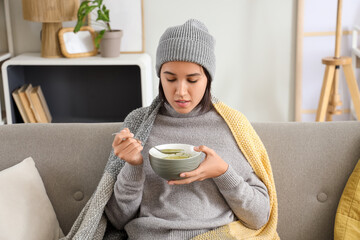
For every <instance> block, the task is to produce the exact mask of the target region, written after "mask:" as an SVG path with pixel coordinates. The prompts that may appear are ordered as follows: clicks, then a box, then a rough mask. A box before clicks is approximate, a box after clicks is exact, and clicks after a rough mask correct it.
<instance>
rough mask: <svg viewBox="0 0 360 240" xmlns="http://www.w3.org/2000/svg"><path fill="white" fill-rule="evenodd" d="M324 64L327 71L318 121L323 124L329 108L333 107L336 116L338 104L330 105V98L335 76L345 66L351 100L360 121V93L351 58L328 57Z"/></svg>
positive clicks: (317, 116) (318, 111)
mask: <svg viewBox="0 0 360 240" xmlns="http://www.w3.org/2000/svg"><path fill="white" fill-rule="evenodd" d="M322 63H323V64H325V65H326V69H325V75H324V81H323V85H322V88H321V95H320V100H319V107H318V110H317V114H316V121H318V122H322V121H324V120H325V115H326V113H327V112H326V110H328V107H333V109H330V110H331V111H333V112H332V113H333V114H336V112H335V111H334V104H335V105H336V103H333V104H332V105H329V98H330V91H331V89H332V87H333V84H334V82H335V81H333V80H334V76H336V75H337V74H335V71H338V70H339V68H340V66H343V68H344V73H345V78H346V83H347V85H348V88H349V91H350V95H351V99H352V101H353V103H354V107H355V112H356V116H357V118H358V119H359V120H360V93H359V87H358V84H357V82H356V79H355V74H354V71H353V69H352V65H351V58H350V57H340V58H336V57H328V58H323V59H322ZM335 78H336V77H335ZM335 107H336V106H335ZM328 120H331V119H328Z"/></svg>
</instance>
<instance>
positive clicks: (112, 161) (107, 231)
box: [61, 97, 162, 240]
mask: <svg viewBox="0 0 360 240" xmlns="http://www.w3.org/2000/svg"><path fill="white" fill-rule="evenodd" d="M161 103H162V101H161V100H160V99H159V97H156V98H155V99H154V101H153V102H152V104H151V105H150V106H149V107H145V108H139V109H137V110H135V111H133V112H132V113H131V114H129V115H128V116H127V117H126V118H125V120H124V124H123V128H129V129H130V131H131V132H132V133H134V135H135V138H137V139H139V140H140V141H142V142H143V143H146V140H147V139H148V137H149V134H150V131H151V129H152V126H153V124H154V121H155V118H156V115H157V113H158V111H159V109H160V106H161ZM124 164H125V161H124V160H122V159H119V158H118V157H117V156H116V155H115V154H114V152H113V151H111V153H110V156H109V160H108V162H107V164H106V167H105V171H104V173H103V175H102V177H101V180H100V182H99V184H98V186H97V188H96V190H95V192H94V193H93V195H92V196H91V198H90V199H89V201H88V202H87V203H86V205H85V207H84V208H83V210H82V211H81V213H80V215H79V216H78V218H77V219H76V221H75V223H74V224H73V226H72V228H71V230H70V232H69V233H68V235H67V236H66V237H64V238H62V239H61V240H70V239H74V240H75V239H79V240H100V239H109V240H110V239H127V235H126V233H125V232H124V231H119V230H117V229H115V228H113V227H112V226H111V224H107V222H108V221H107V219H106V215H105V213H104V208H105V206H106V203H107V202H108V201H109V199H110V197H111V195H112V193H113V190H114V184H115V182H116V179H117V175H118V174H119V172H120V170H121V168H122V167H123V166H124Z"/></svg>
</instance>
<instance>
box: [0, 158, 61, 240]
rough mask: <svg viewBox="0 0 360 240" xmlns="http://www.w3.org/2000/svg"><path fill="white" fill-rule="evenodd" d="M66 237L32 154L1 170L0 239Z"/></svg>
mask: <svg viewBox="0 0 360 240" xmlns="http://www.w3.org/2000/svg"><path fill="white" fill-rule="evenodd" d="M62 236H63V233H62V231H61V228H60V226H59V222H58V220H57V218H56V215H55V211H54V208H53V206H52V204H51V202H50V200H49V197H48V196H47V194H46V190H45V187H44V183H43V181H42V179H41V176H40V174H39V172H38V170H37V168H36V167H35V162H34V160H33V159H32V158H31V157H29V158H26V159H25V160H23V161H22V162H20V163H19V164H16V165H15V166H12V167H10V168H7V169H5V170H3V171H1V172H0V239H7V240H24V239H27V240H52V239H56V240H57V239H59V238H60V237H62Z"/></svg>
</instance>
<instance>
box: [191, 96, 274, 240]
mask: <svg viewBox="0 0 360 240" xmlns="http://www.w3.org/2000/svg"><path fill="white" fill-rule="evenodd" d="M213 104H214V107H215V109H216V110H217V112H218V113H219V114H220V115H221V116H222V117H223V118H224V120H225V122H226V123H227V125H228V126H229V128H230V130H231V132H232V134H233V135H234V137H235V139H236V142H237V144H238V146H239V148H240V149H241V151H242V153H243V154H244V156H245V158H246V159H247V160H248V161H249V163H250V165H251V166H252V168H253V169H254V171H255V173H256V175H257V176H258V177H259V178H260V179H261V180H262V181H263V182H264V184H265V185H266V187H267V189H268V192H269V196H270V218H269V221H268V223H267V224H266V225H265V226H263V227H262V228H261V229H259V230H252V229H249V228H247V227H245V226H244V225H243V224H242V223H241V222H240V221H235V222H232V223H229V224H227V225H225V226H222V227H220V228H217V229H214V230H212V231H209V232H206V233H204V234H201V235H198V236H196V237H195V238H193V240H205V239H206V240H209V239H211V240H215V239H280V238H279V236H278V234H277V232H276V227H277V220H278V212H277V211H278V206H277V197H276V190H275V183H274V178H273V174H272V170H271V165H270V161H269V157H268V155H267V152H266V149H265V147H264V145H263V143H262V142H261V140H260V138H259V136H258V135H257V133H256V132H255V130H254V129H253V127H252V126H251V124H250V122H249V121H248V120H247V119H246V117H245V116H244V115H243V114H241V113H240V112H238V111H236V110H234V109H232V108H230V107H228V106H226V105H225V104H224V103H222V102H220V101H214V100H213Z"/></svg>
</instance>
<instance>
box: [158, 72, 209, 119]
mask: <svg viewBox="0 0 360 240" xmlns="http://www.w3.org/2000/svg"><path fill="white" fill-rule="evenodd" d="M203 69H204V72H205V76H206V78H207V84H206V88H205V93H204V96H203V98H202V99H201V101H200V103H199V105H200V106H201V112H206V111H208V110H210V109H211V108H212V102H211V80H212V79H211V76H210V74H209V72H208V71H207V70H206V68H204V67H203ZM159 98H160V100H162V101H164V102H167V100H166V97H165V93H164V89H163V87H162V84H161V80H160V79H159Z"/></svg>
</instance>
